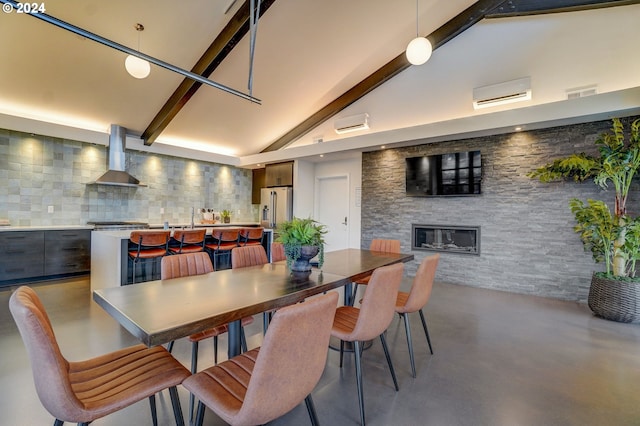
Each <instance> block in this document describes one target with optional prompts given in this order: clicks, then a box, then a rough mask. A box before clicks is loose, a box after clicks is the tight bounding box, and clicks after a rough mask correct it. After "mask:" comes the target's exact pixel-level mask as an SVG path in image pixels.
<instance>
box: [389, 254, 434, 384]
mask: <svg viewBox="0 0 640 426" xmlns="http://www.w3.org/2000/svg"><path fill="white" fill-rule="evenodd" d="M439 260H440V255H439V254H435V255H433V256H428V257H425V258H424V260H423V261H422V263H421V264H420V266H419V267H418V270H417V271H416V276H415V278H414V279H413V284H412V285H411V290H410V291H409V293H406V292H403V291H399V292H398V297H397V299H396V312H397V313H398V314H399V315H400V316H401V317H402V319H403V320H404V329H405V331H406V333H407V345H409V360H410V361H411V373H412V374H413V377H416V364H415V361H414V357H413V343H412V340H411V326H410V325H409V314H410V313H413V312H419V313H420V319H421V320H422V328H423V329H424V335H425V336H426V337H427V343H428V344H429V351H430V352H431V355H433V348H432V347H431V339H430V338H429V330H428V329H427V321H426V320H425V319H424V313H423V312H422V308H424V307H425V305H426V304H427V302H428V301H429V298H430V297H431V290H432V289H433V280H434V278H435V276H436V268H437V267H438V261H439Z"/></svg>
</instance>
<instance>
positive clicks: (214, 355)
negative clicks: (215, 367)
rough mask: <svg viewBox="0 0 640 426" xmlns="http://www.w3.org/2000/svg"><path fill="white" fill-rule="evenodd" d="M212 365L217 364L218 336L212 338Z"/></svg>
mask: <svg viewBox="0 0 640 426" xmlns="http://www.w3.org/2000/svg"><path fill="white" fill-rule="evenodd" d="M213 363H214V364H218V336H213Z"/></svg>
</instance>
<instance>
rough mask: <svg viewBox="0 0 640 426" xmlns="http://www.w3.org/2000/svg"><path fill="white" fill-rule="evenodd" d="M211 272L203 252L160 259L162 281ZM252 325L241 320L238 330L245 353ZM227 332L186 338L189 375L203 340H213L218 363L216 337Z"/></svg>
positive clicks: (207, 332)
mask: <svg viewBox="0 0 640 426" xmlns="http://www.w3.org/2000/svg"><path fill="white" fill-rule="evenodd" d="M209 272H213V265H212V264H211V258H210V257H209V255H208V254H207V253H205V252H197V253H186V254H177V255H175V256H167V257H165V258H163V259H162V279H163V280H168V279H172V278H179V277H188V276H192V275H201V274H207V273H209ZM252 323H253V317H246V318H242V321H241V325H242V327H241V328H240V330H241V333H242V334H241V335H242V346H243V348H242V350H243V351H245V352H246V350H247V345H246V339H245V338H244V327H245V326H247V325H249V324H252ZM227 331H229V326H228V325H227V324H223V325H219V326H217V327H213V328H209V329H207V330H204V331H201V332H199V333H195V334H192V335H190V336H189V337H188V339H189V341H190V342H191V374H195V373H196V372H197V371H198V346H199V343H200V342H201V341H203V340H206V339H209V338H213V362H214V363H215V364H217V363H218V336H220V335H222V334H224V333H226V332H227ZM173 345H174V342H170V343H169V346H168V350H169V352H171V351H172V350H173ZM193 407H194V399H193V395H191V397H190V398H189V422H191V420H192V419H193Z"/></svg>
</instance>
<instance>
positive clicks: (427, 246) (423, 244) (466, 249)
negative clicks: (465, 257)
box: [411, 224, 480, 255]
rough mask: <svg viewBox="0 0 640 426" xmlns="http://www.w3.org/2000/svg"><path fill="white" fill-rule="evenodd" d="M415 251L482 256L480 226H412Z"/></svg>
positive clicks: (412, 244)
mask: <svg viewBox="0 0 640 426" xmlns="http://www.w3.org/2000/svg"><path fill="white" fill-rule="evenodd" d="M411 247H412V249H413V250H428V251H440V252H446V253H463V254H475V255H479V254H480V227H479V226H451V225H416V224H413V225H411Z"/></svg>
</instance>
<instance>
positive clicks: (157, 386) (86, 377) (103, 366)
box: [9, 286, 189, 426]
mask: <svg viewBox="0 0 640 426" xmlns="http://www.w3.org/2000/svg"><path fill="white" fill-rule="evenodd" d="M9 309H10V310H11V314H12V315H13V318H14V319H15V321H16V324H17V325H18V329H19V330H20V335H21V336H22V340H23V341H24V344H25V346H26V347H27V354H28V356H29V361H30V362H31V369H32V371H33V379H34V382H35V387H36V391H37V393H38V397H39V398H40V402H42V405H43V406H44V408H45V409H46V410H47V411H48V412H49V413H51V415H52V416H53V417H55V419H56V420H55V422H54V425H55V426H60V425H62V424H63V423H64V422H74V423H78V425H88V424H89V423H90V422H92V421H94V420H96V419H98V418H101V417H104V416H106V415H108V414H111V413H113V412H115V411H118V410H121V409H123V408H125V407H128V406H129V405H132V404H134V403H136V402H138V401H142V400H143V399H146V398H149V401H150V404H151V414H152V418H153V423H154V425H155V424H157V416H156V404H155V394H156V393H158V392H160V391H162V390H164V389H169V394H170V396H171V402H172V404H173V411H174V415H175V420H176V424H178V425H183V424H184V419H183V418H182V410H181V408H180V400H179V398H178V391H177V388H176V387H177V386H178V385H179V384H180V383H182V381H183V380H184V379H186V378H187V377H188V376H189V371H188V370H187V369H186V368H184V367H183V366H182V365H181V364H180V363H179V362H178V361H176V360H175V359H174V358H173V357H172V356H171V354H169V352H167V350H166V349H164V348H163V347H161V346H156V347H153V348H147V347H146V346H144V345H136V346H131V347H128V348H125V349H120V350H117V351H115V352H111V353H108V354H105V355H102V356H98V357H96V358H92V359H89V360H86V361H80V362H73V361H67V360H66V359H65V358H64V356H63V355H62V352H61V351H60V348H59V346H58V343H57V341H56V337H55V334H54V331H53V327H52V325H51V322H50V320H49V317H48V315H47V312H46V310H45V308H44V306H43V304H42V302H41V301H40V299H39V298H38V295H37V294H36V292H35V291H33V290H32V289H31V288H29V287H26V286H22V287H19V288H18V289H17V290H16V291H15V292H14V293H13V294H12V295H11V298H10V300H9Z"/></svg>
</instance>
